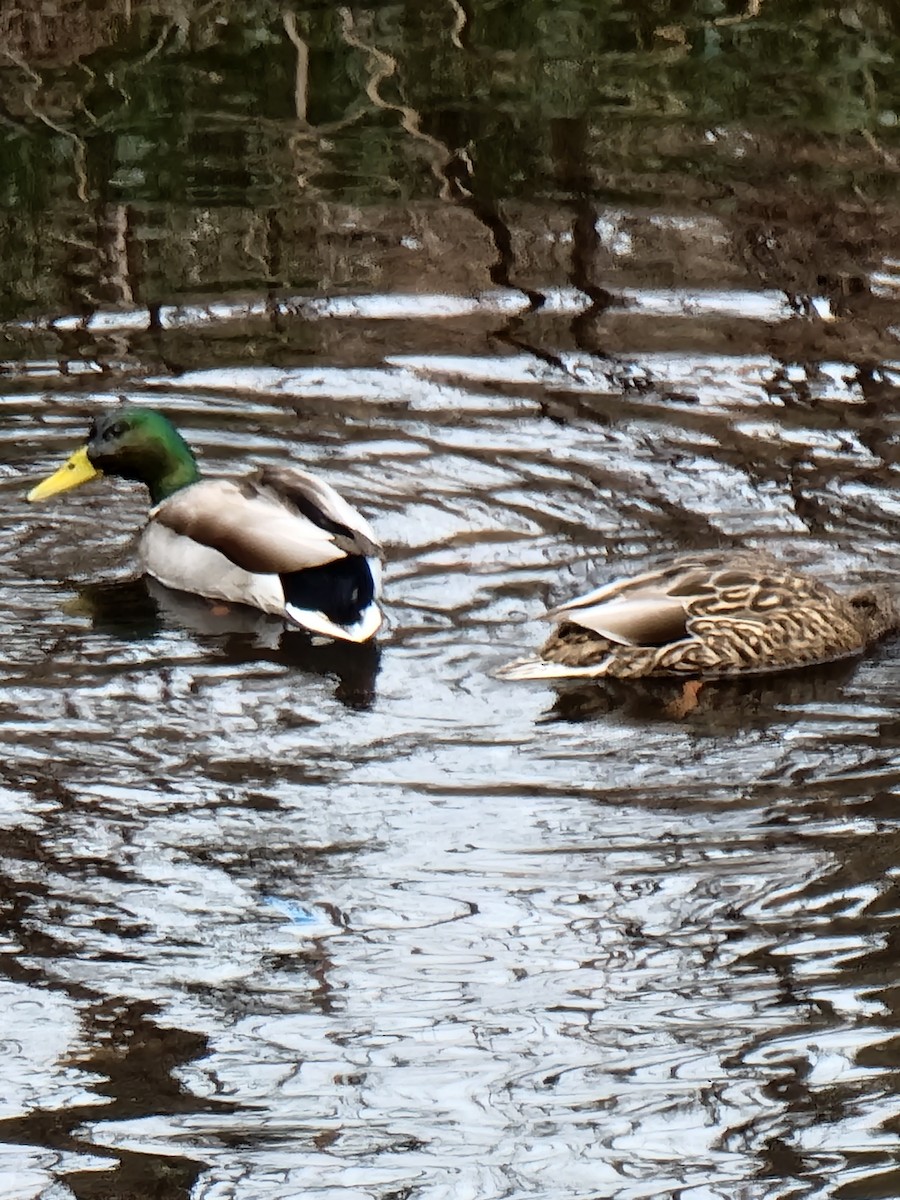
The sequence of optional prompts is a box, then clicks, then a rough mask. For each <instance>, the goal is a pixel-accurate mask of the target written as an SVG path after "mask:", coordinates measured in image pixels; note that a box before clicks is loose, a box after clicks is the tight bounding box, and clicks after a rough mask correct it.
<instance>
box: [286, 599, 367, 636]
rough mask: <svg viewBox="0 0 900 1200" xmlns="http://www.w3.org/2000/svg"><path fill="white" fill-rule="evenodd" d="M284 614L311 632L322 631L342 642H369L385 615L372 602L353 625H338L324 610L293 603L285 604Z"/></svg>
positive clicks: (325, 634)
mask: <svg viewBox="0 0 900 1200" xmlns="http://www.w3.org/2000/svg"><path fill="white" fill-rule="evenodd" d="M284 614H285V616H286V617H288V618H289V619H290V620H291V621H293V622H294V624H295V625H302V626H303V628H304V629H308V630H309V631H310V632H311V633H321V634H323V635H324V636H325V637H329V638H334V639H335V640H336V641H340V642H367V641H368V640H369V638H372V637H374V636H375V634H376V633H377V632H378V630H379V629H380V628H381V623H382V621H383V620H384V617H383V616H382V614H381V609H380V608H379V607H378V605H377V604H370V605H369V607H368V608H367V609H366V610H365V612H363V614H362V616H361V617H360V618H359V620H358V621H355V622H354V623H353V624H352V625H336V624H335V622H334V621H332V620H331V619H330V618H329V617H326V616H325V614H324V613H323V612H314V611H313V610H312V609H309V608H296V607H295V606H294V605H293V604H286V605H285V606H284Z"/></svg>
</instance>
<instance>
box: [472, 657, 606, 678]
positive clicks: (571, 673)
mask: <svg viewBox="0 0 900 1200" xmlns="http://www.w3.org/2000/svg"><path fill="white" fill-rule="evenodd" d="M607 662H608V660H607V659H605V658H604V659H603V660H602V661H601V662H598V663H593V664H592V665H591V666H587V667H570V666H567V665H566V664H565V663H556V662H545V661H544V659H543V658H517V659H516V660H515V662H510V663H506V664H505V665H504V666H502V667H498V668H497V670H496V671H494V672H493V675H494V677H495V678H496V679H599V678H601V676H603V675H605V674H606V665H607Z"/></svg>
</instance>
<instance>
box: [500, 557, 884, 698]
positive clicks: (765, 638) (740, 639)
mask: <svg viewBox="0 0 900 1200" xmlns="http://www.w3.org/2000/svg"><path fill="white" fill-rule="evenodd" d="M547 616H548V617H550V618H553V619H556V620H557V621H558V622H559V624H558V626H557V628H556V629H555V630H554V631H553V633H552V634H551V635H550V637H549V638H548V639H547V640H546V642H544V644H543V646H541V648H540V650H539V651H538V657H537V658H526V659H519V660H518V661H516V662H511V663H507V665H506V666H504V667H501V668H500V670H499V671H498V672H497V674H498V675H499V676H500V677H501V678H503V679H556V678H560V679H561V678H567V677H578V678H581V679H584V678H599V677H600V676H611V677H613V678H618V679H640V678H644V677H646V676H650V675H669V676H672V675H676V676H678V675H680V676H716V675H739V674H751V673H759V672H763V671H785V670H789V669H791V668H794V667H808V666H812V665H813V664H815V663H823V662H831V661H832V660H834V659H837V658H846V657H849V656H850V655H852V654H858V653H859V652H860V651H861V650H864V649H865V647H866V646H868V645H869V643H870V642H874V641H875V640H876V639H877V638H879V637H881V635H882V634H884V633H887V632H888V631H889V630H891V629H896V628H898V627H900V606H898V603H897V602H896V601H895V599H894V597H893V596H892V595H891V593H890V592H889V591H888V589H887V588H883V587H873V588H869V589H867V590H865V591H860V592H856V593H854V594H853V595H849V596H842V595H840V594H839V593H837V592H834V591H832V590H831V588H829V587H826V585H825V584H824V583H820V582H819V580H817V579H814V578H811V577H810V576H809V575H802V574H799V573H798V572H796V571H792V570H790V569H789V568H787V567H784V566H783V565H782V564H781V563H779V562H777V561H776V560H775V559H773V558H769V557H768V555H764V554H754V553H751V552H744V553H733V554H724V555H723V554H716V555H690V556H685V557H683V558H678V559H676V560H675V561H674V562H671V563H670V564H669V565H668V566H665V567H663V568H661V569H659V570H656V571H648V572H647V574H645V575H638V576H636V577H635V578H633V579H626V580H620V581H618V582H616V583H609V584H607V585H606V586H605V587H601V588H597V589H596V590H595V591H593V592H589V593H588V594H587V595H585V596H579V597H578V598H577V599H575V600H570V601H569V602H568V603H567V604H562V605H560V606H559V607H558V608H554V609H551V610H550V612H549V613H547Z"/></svg>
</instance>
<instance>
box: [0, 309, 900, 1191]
mask: <svg viewBox="0 0 900 1200" xmlns="http://www.w3.org/2000/svg"><path fill="white" fill-rule="evenodd" d="M684 302H685V303H688V301H687V300H685V301H684ZM742 302H743V301H742V298H741V297H740V296H739V295H734V296H730V297H729V296H727V295H726V296H714V295H710V296H708V297H706V298H705V303H707V304H708V305H709V306H711V307H714V308H716V307H718V308H720V309H721V308H722V307H723V306H728V307H729V309H730V310H731V311H733V312H739V311H740V308H741V304H742ZM762 302H763V301H762V298H761V299H760V303H762ZM672 303H674V300H673V298H672V297H666V296H664V295H663V296H654V295H652V294H649V293H648V294H647V295H645V296H643V297H641V298H640V304H639V305H637V306H636V307H637V308H638V310H639V309H640V308H653V307H655V306H659V305H662V304H672ZM447 304H448V305H450V306H451V307H452V305H453V300H452V298H449V297H448V298H447ZM473 306H474V309H475V310H476V311H475V313H474V314H473V315H472V314H470V319H472V320H473V321H475V320H479V319H485V318H488V319H490V320H491V321H495V322H496V321H502V320H504V319H505V318H504V316H503V312H504V307H505V303H504V301H503V297H502V296H499V297H498V296H496V295H493V296H488V297H483V298H482V299H481V300H480V301H478V302H473ZM401 307H402V305H401ZM395 308H396V304H395V302H394V301H392V299H391V297H387V296H386V297H382V298H380V299H378V298H366V299H365V302H363V300H361V301H360V303H359V304H358V305H356V304H353V305H348V304H346V303H344V302H342V303H341V304H339V305H337V309H338V310H339V311H338V312H334V313H332V312H329V311H328V308H327V306H325V307H323V309H322V312H321V314H320V319H321V321H322V322H323V323H324V324H325V325H326V326H327V323H328V322H330V321H338V320H340V321H342V322H344V323H346V322H347V321H351V322H352V321H357V322H362V326H363V327H364V328H365V329H370V330H371V329H374V328H375V326H374V325H373V324H372V322H373V321H375V320H377V319H382V318H381V316H380V315H377V316H376V317H373V315H372V312H373V310H376V313H377V314H381V313H383V312H384V311H385V310H387V311H389V312H390V313H391V315H392V317H394V319H403V320H405V321H406V322H410V323H411V324H410V335H409V336H410V340H413V339H414V338H415V336H416V334H415V329H414V328H413V325H414V322H415V320H416V318H415V316H413V315H411V314H409V313H407V314H406V315H405V316H404V317H403V318H398V317H397V316H396V313H395V311H394V309H395ZM348 311H349V312H350V315H349V316H348V315H347V312H348ZM433 311H434V305H433V304H431V303H430V302H429V301H428V299H427V298H425V299H424V300H423V301H422V313H423V319H428V320H433V319H434V318H433V315H432V314H433ZM219 315H220V317H223V316H224V315H225V314H224V313H220V314H219ZM183 319H184V320H189V319H191V317H190V314H189V313H185V314H183ZM210 319H212V318H210ZM540 319H544V318H540ZM546 319H548V320H549V319H550V316H549V314H548V317H547V318H546ZM768 319H769V320H770V321H772V322H773V323H775V322H777V321H778V320H779V319H785V320H789V319H791V318H789V317H786V316H784V314H779V313H778V312H777V311H771V312H769V313H768ZM808 319H817V318H808ZM535 320H538V318H535ZM398 328H400V329H401V332H399V333H396V335H395V336H394V340H395V343H396V344H397V346H398V347H399V346H402V344H403V341H404V336H403V334H402V327H398ZM773 328H774V325H773ZM363 331H364V330H363ZM454 340H455V342H456V343H457V344H456V345H455V346H454V349H453V352H452V353H443V354H441V353H431V354H408V353H400V352H397V353H394V354H390V355H388V356H387V359H386V361H383V362H382V363H381V364H380V365H369V366H367V367H361V366H347V365H343V364H341V362H340V360H339V358H337V359H335V360H334V361H333V362H331V363H327V362H323V363H316V364H315V365H309V366H302V367H294V368H284V369H279V368H272V367H232V368H227V369H221V368H212V369H208V370H195V371H191V372H189V373H186V374H183V375H181V376H180V377H177V378H173V377H171V376H166V377H163V376H160V377H144V378H142V379H140V380H139V381H137V382H135V383H134V384H132V385H131V386H130V387H128V388H127V389H124V390H123V389H122V388H118V389H117V393H116V394H118V393H119V392H121V394H125V395H127V398H128V399H129V400H132V401H134V402H136V403H151V404H154V405H158V406H160V407H163V408H164V409H165V410H166V411H167V412H169V413H170V414H171V415H172V416H173V417H174V418H175V419H176V421H177V423H178V424H179V425H180V427H181V428H182V429H183V431H184V432H185V434H186V436H187V438H188V440H189V441H190V442H191V443H192V444H193V445H195V446H196V447H197V448H198V449H199V451H200V452H201V454H202V460H203V466H204V469H206V470H208V471H210V472H217V473H224V474H229V473H240V472H241V471H243V470H245V469H248V468H249V467H250V466H254V465H259V464H263V463H273V462H285V461H293V462H300V463H302V464H304V465H306V466H310V467H312V468H314V469H315V470H317V471H321V472H322V474H323V475H324V476H325V477H326V478H327V479H329V480H330V481H332V482H334V483H335V484H339V485H340V486H341V487H342V488H343V489H344V491H345V492H346V493H347V494H348V495H349V496H350V497H351V498H352V499H353V500H354V501H355V502H356V503H357V504H358V505H359V506H360V508H361V509H362V510H363V511H364V512H365V513H366V515H367V516H368V517H370V518H371V519H372V521H373V522H374V523H375V525H376V528H377V529H378V531H379V533H380V535H381V536H382V537H383V539H384V541H385V543H386V545H387V573H386V598H387V605H386V607H387V612H388V616H389V622H390V623H389V628H388V630H387V632H386V634H385V636H384V637H383V638H381V639H380V641H379V645H378V647H377V648H374V647H363V648H355V647H337V646H319V647H316V646H312V645H311V644H310V643H309V642H308V641H307V640H306V639H305V637H304V636H303V635H302V634H299V633H294V632H283V631H282V630H281V628H280V626H279V625H278V624H277V623H275V622H273V621H271V620H269V619H267V618H263V617H258V616H256V615H255V614H252V613H244V614H238V613H232V614H231V615H230V616H229V617H227V618H223V617H217V616H215V615H213V614H212V613H210V612H209V610H208V608H207V606H206V605H205V604H203V603H201V602H196V601H193V600H191V598H189V597H183V596H176V595H173V594H172V593H167V592H165V591H164V590H163V589H161V588H159V587H158V586H156V585H152V584H151V585H149V586H148V585H147V584H145V583H144V582H143V581H141V580H139V579H137V578H135V577H134V574H133V564H132V560H131V558H130V554H131V549H132V546H133V537H134V534H135V531H136V530H137V529H138V528H139V526H140V523H141V520H142V514H143V511H144V503H145V501H144V497H143V496H142V495H141V494H139V493H138V492H137V491H136V490H135V489H133V488H131V487H130V486H128V485H124V484H104V485H102V486H100V485H98V486H93V487H92V488H90V489H87V490H84V491H82V492H80V493H77V494H73V495H71V496H69V497H65V498H62V499H61V500H60V501H59V502H58V503H57V502H54V503H52V504H48V505H46V506H41V507H30V506H27V505H26V504H25V502H24V499H23V493H24V491H25V490H26V487H27V486H28V484H29V483H30V481H31V480H32V478H34V477H35V476H37V475H38V474H40V473H43V472H45V471H46V470H47V469H48V468H49V467H50V466H51V465H52V464H53V463H54V462H55V461H56V460H58V459H59V458H60V456H61V455H62V454H63V453H64V452H65V450H66V449H68V448H69V447H70V446H72V445H73V444H74V443H75V442H76V441H77V439H78V438H79V436H80V435H81V434H82V432H83V430H84V427H85V423H86V418H87V415H88V414H89V413H90V412H91V411H93V410H94V409H95V408H96V407H97V406H99V405H102V404H106V403H108V402H109V400H110V393H109V392H108V391H107V390H105V389H102V388H101V389H100V390H97V391H91V390H89V389H90V383H89V382H88V387H87V388H84V387H78V388H75V387H73V386H72V385H71V384H68V383H67V382H66V379H65V377H62V376H58V375H56V376H52V375H51V376H47V377H45V378H44V379H42V380H41V384H40V386H41V388H44V387H47V386H49V387H50V388H51V390H50V391H49V392H44V391H40V392H38V391H35V390H34V387H33V385H31V384H30V383H29V379H28V376H27V374H26V375H25V376H22V377H21V378H20V382H19V383H18V384H16V383H15V381H8V382H7V386H6V389H5V394H4V411H5V413H6V416H7V420H6V422H5V423H4V427H3V433H2V439H3V450H4V458H5V461H6V464H7V465H6V466H5V468H4V475H3V480H2V487H3V490H4V493H5V503H6V508H7V525H6V528H7V534H6V539H5V546H6V549H5V551H4V555H3V569H4V578H5V585H4V588H3V590H2V593H0V603H2V615H0V621H2V632H3V643H4V647H5V654H4V668H3V669H4V679H3V691H2V698H0V704H2V716H3V724H2V736H3V742H4V756H3V766H2V780H3V791H2V794H0V798H2V802H3V803H2V819H3V824H4V838H3V850H2V864H3V865H2V896H3V906H4V912H5V914H6V920H5V924H4V939H5V942H6V947H5V951H4V956H3V962H4V977H3V984H2V990H3V993H4V1000H5V1003H6V1006H7V1009H8V1012H9V1013H10V1014H11V1017H10V1019H9V1021H8V1024H7V1033H6V1036H5V1039H4V1041H3V1043H2V1047H0V1054H2V1060H3V1073H4V1078H5V1079H6V1080H7V1090H6V1095H5V1101H4V1108H5V1112H4V1117H3V1120H4V1124H3V1126H2V1127H0V1128H2V1135H3V1140H4V1143H5V1155H8V1156H9V1161H10V1164H11V1167H10V1169H11V1170H13V1172H14V1178H15V1182H14V1183H13V1182H10V1183H9V1186H8V1187H7V1188H6V1191H5V1193H4V1194H6V1195H10V1196H26V1195H27V1196H31V1195H35V1196H36V1195H47V1196H51V1195H52V1196H54V1197H55V1196H57V1195H70V1194H75V1195H79V1196H81V1195H88V1194H90V1195H96V1194H103V1195H117V1196H118V1195H126V1194H128V1195H131V1194H135V1193H134V1189H137V1193H139V1194H147V1189H148V1188H149V1187H150V1186H151V1184H150V1181H153V1182H152V1186H153V1188H154V1189H155V1191H154V1194H156V1195H160V1196H166V1197H179V1196H187V1195H188V1193H189V1192H190V1194H191V1195H192V1196H194V1197H216V1198H219V1197H224V1196H235V1197H247V1198H248V1200H249V1198H251V1197H252V1198H254V1200H259V1198H266V1200H267V1198H269V1197H271V1198H275V1197H296V1196H299V1195H315V1196H320V1197H332V1196H337V1195H338V1194H341V1195H346V1194H348V1193H349V1194H353V1195H365V1196H375V1197H383V1198H387V1197H399V1196H416V1197H441V1196H448V1197H450V1196H452V1197H454V1198H458V1197H466V1196H471V1197H477V1198H478V1200H485V1198H487V1197H491V1196H498V1197H499V1196H519V1195H521V1196H525V1195H528V1196H538V1195H539V1196H547V1197H553V1198H558V1197H569V1196H585V1197H587V1196H591V1197H594V1196H615V1197H629V1198H630V1197H657V1196H661V1195H676V1194H677V1195H678V1196H680V1197H681V1196H690V1197H706V1196H713V1195H715V1196H723V1197H735V1196H740V1197H745V1196H746V1197H768V1196H773V1197H774V1196H794V1195H797V1196H800V1195H804V1196H805V1195H823V1196H824V1195H840V1196H863V1195H872V1194H876V1193H875V1192H873V1191H872V1190H871V1189H872V1188H881V1189H882V1190H881V1191H880V1192H878V1193H877V1194H882V1195H887V1194H892V1192H891V1189H892V1188H893V1186H894V1185H893V1183H892V1182H889V1183H887V1184H885V1183H883V1182H878V1183H875V1182H874V1179H875V1178H877V1177H879V1176H882V1175H885V1176H886V1177H887V1178H888V1180H893V1178H894V1175H893V1172H894V1170H895V1168H894V1162H895V1157H896V1150H897V1140H896V1134H895V1117H896V1098H895V1094H896V1088H897V1083H898V1078H900V1077H898V1068H897V1061H896V1058H897V1056H896V1051H895V1041H896V1033H895V1028H896V1021H897V1016H896V1010H897V1006H898V992H897V987H896V983H895V972H894V969H893V964H894V961H895V956H894V950H893V947H894V942H895V938H896V934H895V924H896V921H895V914H896V903H897V897H896V888H895V884H894V876H895V873H896V867H895V860H896V857H897V856H896V853H895V845H896V842H897V836H898V831H900V825H898V820H897V816H896V812H895V807H896V801H895V794H896V791H897V788H898V787H900V771H898V766H897V761H896V747H897V745H898V743H900V732H898V731H900V699H898V696H900V686H898V685H900V647H898V645H897V644H896V641H895V642H893V643H892V642H891V641H888V642H886V643H884V644H883V645H882V646H880V647H878V648H877V649H876V650H875V651H874V652H873V653H872V654H870V655H868V656H867V657H866V659H865V661H863V662H860V663H850V664H840V665H838V666H835V667H830V668H822V669H818V670H812V671H808V672H805V673H802V672H801V673H798V674H795V675H793V676H785V677H772V678H765V679H761V680H759V679H757V680H748V681H741V682H734V683H717V684H710V685H708V686H706V687H705V688H704V689H703V690H702V691H701V693H700V703H699V705H698V707H697V709H696V710H695V711H693V712H691V713H689V714H688V715H686V716H685V715H680V710H679V708H678V705H677V699H678V691H677V689H667V687H666V686H665V685H663V686H662V687H656V686H645V687H643V688H641V687H636V686H624V685H621V684H618V685H616V686H614V687H613V686H610V687H604V686H592V687H589V688H584V687H582V688H575V689H573V688H572V687H560V688H559V690H553V689H551V688H549V687H547V686H544V685H510V684H508V683H507V684H504V683H502V682H500V681H497V680H494V679H493V678H492V676H491V670H492V668H494V667H495V666H496V665H498V664H499V663H500V662H502V661H504V660H506V659H507V658H509V657H511V656H514V655H515V654H517V653H519V652H520V651H521V650H522V649H523V648H527V647H528V646H530V645H532V644H533V643H534V642H535V641H536V640H537V639H538V638H539V637H540V636H541V629H540V627H539V624H538V622H537V620H536V618H537V616H538V614H539V613H540V611H541V610H542V608H543V607H544V605H546V604H547V603H548V602H551V601H553V600H556V599H558V598H560V597H561V596H564V595H566V594H568V593H570V592H572V591H573V590H575V589H576V588H579V587H581V586H582V585H583V584H584V583H585V582H586V581H588V580H603V579H607V578H610V577H611V576H612V575H613V574H614V573H616V572H618V571H619V570H620V569H622V568H623V567H628V568H634V569H640V568H642V567H643V566H644V565H646V564H647V563H649V562H652V561H654V559H655V558H656V557H657V556H658V555H660V554H661V553H663V552H667V551H669V550H671V549H674V548H678V549H682V548H686V547H692V546H704V547H707V546H714V545H725V544H729V543H730V541H731V540H732V539H741V540H744V541H749V542H751V543H752V544H754V545H764V546H766V547H768V548H772V549H774V550H776V551H777V552H779V553H782V554H784V555H785V556H786V557H789V558H790V559H792V560H794V561H800V562H811V561H813V560H816V561H817V562H818V565H819V570H820V571H821V572H822V574H823V575H824V576H825V577H826V578H828V579H831V580H833V581H838V582H843V581H844V580H845V579H846V578H847V577H851V576H852V577H854V578H856V577H859V578H869V577H872V576H873V575H874V574H876V573H877V574H886V575H887V577H888V578H895V577H896V576H897V574H898V566H900V557H898V555H897V553H896V551H895V550H894V548H893V538H892V536H891V533H890V528H889V525H890V522H891V520H893V519H894V518H895V516H896V513H897V502H896V496H895V492H894V486H895V476H896V465H895V461H894V458H895V455H894V454H893V453H892V451H893V447H894V445H895V442H896V440H897V424H898V420H900V418H898V417H897V415H896V413H895V412H894V411H893V408H892V406H888V405H886V404H884V403H879V402H875V401H873V400H872V399H871V398H870V393H871V389H872V388H873V387H875V386H876V385H877V387H878V388H879V389H880V393H879V394H880V395H881V396H894V395H895V394H896V387H897V380H898V378H900V367H898V368H897V373H895V369H894V368H893V367H891V366H890V365H885V366H883V367H882V368H881V369H880V370H879V372H878V373H877V379H875V382H873V378H874V377H873V376H871V375H870V376H869V377H868V378H867V377H866V376H865V374H864V373H863V372H862V371H861V370H859V369H857V368H854V367H852V366H850V365H848V364H842V363H840V362H835V363H831V364H827V363H823V364H820V365H817V366H815V367H808V368H807V367H799V366H795V367H791V368H785V367H784V366H783V365H781V364H779V363H778V362H777V361H776V360H775V359H773V358H771V357H766V356H751V357H740V358H735V357H729V356H723V355H721V354H715V355H712V354H710V355H704V354H700V353H683V352H677V353H668V354H667V353H664V352H658V351H657V352H654V353H647V354H642V355H641V356H640V360H639V361H638V360H637V359H633V360H629V359H627V358H625V357H619V358H617V360H616V361H615V362H611V361H602V360H596V359H593V360H592V359H590V358H589V357H588V356H584V355H578V354H571V353H561V354H560V355H559V356H558V360H557V361H556V362H553V363H550V362H548V361H546V360H545V359H544V358H541V357H539V356H537V355H535V354H527V353H524V352H515V353H513V352H506V351H501V352H499V353H498V352H497V351H496V350H495V352H494V353H488V352H487V348H486V346H485V347H484V348H483V349H481V350H479V346H478V342H479V338H478V335H477V334H476V333H475V332H474V327H473V332H472V335H471V338H470V348H471V351H472V352H471V353H468V354H466V353H463V352H462V350H461V347H460V346H459V344H458V338H456V339H454ZM47 379H49V384H48V383H47V382H46V380H47ZM13 1164H14V1166H13ZM10 1178H11V1177H10ZM54 1179H57V1180H59V1182H58V1183H57V1184H53V1183H52V1182H51V1181H52V1180H54ZM104 1179H105V1180H106V1182H101V1181H102V1180H104ZM112 1180H114V1181H115V1182H111V1181H112ZM836 1181H838V1182H837V1183H836ZM838 1183H839V1186H838ZM98 1187H99V1188H100V1192H98V1191H97V1190H96V1189H97V1188H98ZM129 1189H132V1190H129Z"/></svg>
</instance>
